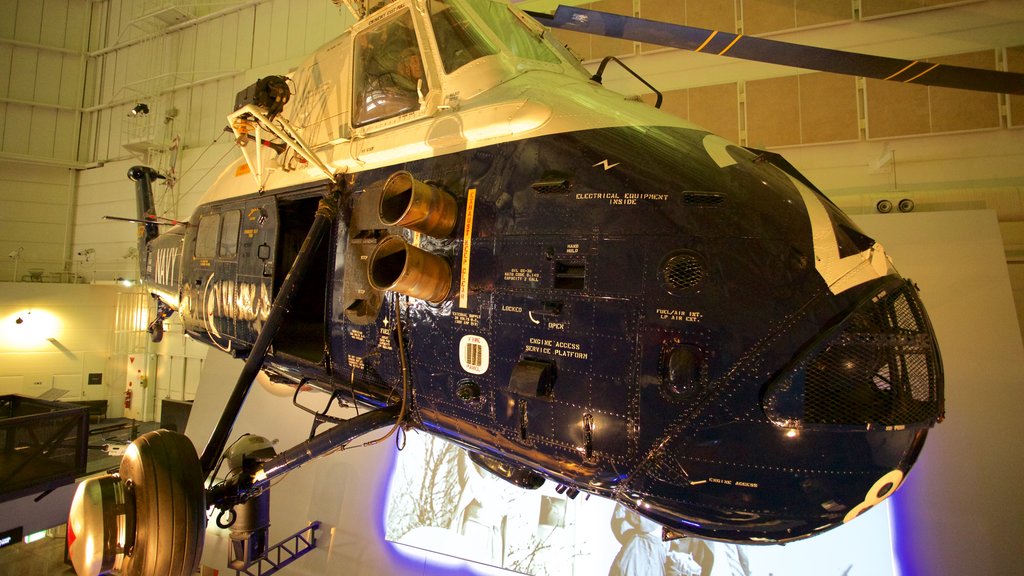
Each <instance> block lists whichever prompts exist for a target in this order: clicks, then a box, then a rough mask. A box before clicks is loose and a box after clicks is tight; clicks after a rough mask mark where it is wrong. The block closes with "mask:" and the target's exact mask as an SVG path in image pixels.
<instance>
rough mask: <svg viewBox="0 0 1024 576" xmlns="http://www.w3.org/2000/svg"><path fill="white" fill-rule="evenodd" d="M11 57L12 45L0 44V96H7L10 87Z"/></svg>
mask: <svg viewBox="0 0 1024 576" xmlns="http://www.w3.org/2000/svg"><path fill="white" fill-rule="evenodd" d="M0 20H2V19H0ZM13 57H14V47H13V46H11V45H9V44H0V98H7V97H8V92H9V91H10V89H11V59H12V58H13Z"/></svg>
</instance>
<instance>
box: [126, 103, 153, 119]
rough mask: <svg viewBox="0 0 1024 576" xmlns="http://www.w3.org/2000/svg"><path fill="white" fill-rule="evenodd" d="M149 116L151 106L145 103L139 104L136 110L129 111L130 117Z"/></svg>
mask: <svg viewBox="0 0 1024 576" xmlns="http://www.w3.org/2000/svg"><path fill="white" fill-rule="evenodd" d="M145 114H149V106H148V105H147V104H146V103H145V102H139V103H138V104H136V105H135V107H134V108H132V109H131V110H129V111H128V116H129V117H134V116H139V115H145Z"/></svg>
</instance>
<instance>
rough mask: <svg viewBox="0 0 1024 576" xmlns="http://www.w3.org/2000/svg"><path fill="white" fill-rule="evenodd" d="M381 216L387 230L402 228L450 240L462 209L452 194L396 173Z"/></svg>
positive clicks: (383, 200) (383, 197)
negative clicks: (391, 227)
mask: <svg viewBox="0 0 1024 576" xmlns="http://www.w3.org/2000/svg"><path fill="white" fill-rule="evenodd" d="M378 214H379V216H380V220H381V222H383V223H384V224H386V225H388V226H402V227H405V228H408V229H410V230H415V231H416V232H422V233H423V234H426V235H428V236H432V237H434V238H447V237H448V235H449V234H451V233H452V230H454V229H455V221H456V219H457V218H458V214H459V207H458V205H457V204H456V203H455V198H453V197H452V195H451V194H449V193H447V192H445V191H444V190H441V189H440V188H438V187H436V186H433V185H431V184H427V183H425V182H420V181H419V180H417V179H415V178H413V176H412V174H410V173H409V172H406V171H404V170H403V171H401V172H395V173H394V174H392V175H391V177H390V178H388V180H387V182H386V183H385V184H384V193H383V194H381V197H380V205H379V206H378Z"/></svg>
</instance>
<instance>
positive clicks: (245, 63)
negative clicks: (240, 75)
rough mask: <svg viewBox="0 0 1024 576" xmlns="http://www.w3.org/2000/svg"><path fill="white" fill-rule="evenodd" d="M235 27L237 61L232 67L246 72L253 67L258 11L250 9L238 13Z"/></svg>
mask: <svg viewBox="0 0 1024 576" xmlns="http://www.w3.org/2000/svg"><path fill="white" fill-rule="evenodd" d="M237 18H238V21H237V22H236V25H235V30H236V31H237V33H236V34H235V61H234V63H233V65H232V66H231V68H232V69H234V70H245V69H247V68H250V67H251V66H252V52H253V47H254V46H253V44H254V39H253V38H254V37H253V27H254V25H255V23H256V10H253V9H249V10H243V11H241V12H238V13H237Z"/></svg>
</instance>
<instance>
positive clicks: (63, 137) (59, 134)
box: [53, 110, 79, 159]
mask: <svg viewBox="0 0 1024 576" xmlns="http://www.w3.org/2000/svg"><path fill="white" fill-rule="evenodd" d="M78 118H79V114H78V113H77V112H70V111H67V110H61V111H59V112H57V125H56V130H55V131H54V141H53V157H54V158H57V159H63V158H69V159H70V158H75V140H76V136H77V134H78V131H77V130H76V123H77V122H78Z"/></svg>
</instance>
